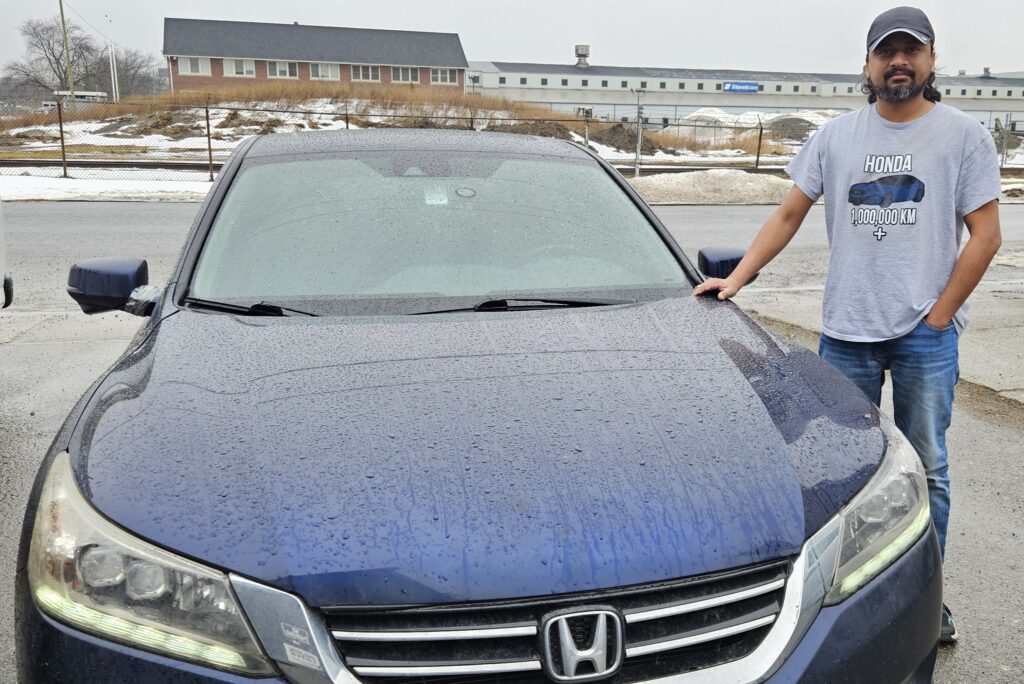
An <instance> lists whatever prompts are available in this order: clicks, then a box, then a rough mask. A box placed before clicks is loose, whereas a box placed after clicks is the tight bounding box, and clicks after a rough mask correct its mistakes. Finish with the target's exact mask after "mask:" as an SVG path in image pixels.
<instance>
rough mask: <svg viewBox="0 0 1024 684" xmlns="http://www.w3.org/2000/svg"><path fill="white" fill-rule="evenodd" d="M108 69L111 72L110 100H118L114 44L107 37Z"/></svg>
mask: <svg viewBox="0 0 1024 684" xmlns="http://www.w3.org/2000/svg"><path fill="white" fill-rule="evenodd" d="M107 70H108V71H109V72H110V101H111V102H117V76H115V75H114V46H113V44H112V43H111V42H110V39H109V38H108V39H107Z"/></svg>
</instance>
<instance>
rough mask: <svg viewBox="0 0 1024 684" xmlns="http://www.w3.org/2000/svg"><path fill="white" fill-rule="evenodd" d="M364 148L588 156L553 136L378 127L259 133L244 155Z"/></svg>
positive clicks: (257, 155)
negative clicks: (260, 134) (261, 134)
mask: <svg viewBox="0 0 1024 684" xmlns="http://www.w3.org/2000/svg"><path fill="white" fill-rule="evenodd" d="M365 150H423V151H432V150H437V151H442V150H443V151H465V152H494V153H499V154H500V153H506V154H529V155H543V156H558V157H569V158H576V159H592V157H591V156H590V155H589V154H588V153H587V152H586V151H584V150H583V149H582V148H580V147H577V146H575V145H573V144H570V143H568V142H566V141H565V140H558V139H555V138H543V137H540V136H534V135H520V134H516V133H488V132H485V131H460V130H443V129H442V130H438V129H381V128H376V129H359V130H339V131H306V132H302V133H272V134H270V135H264V136H260V137H259V138H258V139H257V141H256V142H255V143H254V144H253V146H252V147H251V148H249V151H248V152H247V153H246V157H247V158H252V157H272V156H278V155H293V154H323V153H331V152H353V151H365Z"/></svg>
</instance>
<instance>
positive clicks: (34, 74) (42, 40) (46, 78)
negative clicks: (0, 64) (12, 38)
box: [4, 17, 103, 90]
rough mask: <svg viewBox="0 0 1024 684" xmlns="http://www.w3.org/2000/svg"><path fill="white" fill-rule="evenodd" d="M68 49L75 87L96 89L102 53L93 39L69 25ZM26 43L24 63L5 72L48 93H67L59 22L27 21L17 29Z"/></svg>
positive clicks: (11, 64)
mask: <svg viewBox="0 0 1024 684" xmlns="http://www.w3.org/2000/svg"><path fill="white" fill-rule="evenodd" d="M67 26H68V47H69V53H70V55H69V56H70V58H71V71H72V73H73V74H74V79H75V86H76V88H80V89H82V90H93V89H95V87H96V86H97V77H98V76H99V75H100V74H102V73H103V72H102V70H99V71H97V59H96V57H97V54H98V53H99V50H98V49H97V47H96V42H95V41H94V40H93V39H92V36H90V35H89V34H87V33H85V32H84V31H83V30H82V29H80V28H79V27H78V26H77V25H76V24H74V23H72V22H68V25H67ZM18 32H19V33H21V37H22V38H23V39H24V41H25V55H24V57H23V58H22V59H20V60H16V61H13V62H9V63H8V64H7V65H6V66H5V67H4V71H5V73H6V75H8V76H11V77H12V78H13V79H14V80H15V82H16V83H19V84H23V85H35V86H38V87H40V88H46V89H47V90H67V89H68V86H69V80H68V73H67V61H66V60H65V58H64V34H63V32H62V30H61V25H60V19H59V18H57V17H53V18H50V19H28V20H26V21H25V22H23V23H22V24H21V26H19V27H18Z"/></svg>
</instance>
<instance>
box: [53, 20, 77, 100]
mask: <svg viewBox="0 0 1024 684" xmlns="http://www.w3.org/2000/svg"><path fill="white" fill-rule="evenodd" d="M57 2H58V4H59V5H60V27H61V29H63V31H64V68H65V69H67V70H68V90H69V91H70V93H71V104H72V105H73V104H75V75H74V74H73V73H71V48H70V47H68V25H67V24H66V23H64V0H57Z"/></svg>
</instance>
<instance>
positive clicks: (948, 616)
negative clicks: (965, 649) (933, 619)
mask: <svg viewBox="0 0 1024 684" xmlns="http://www.w3.org/2000/svg"><path fill="white" fill-rule="evenodd" d="M959 637H960V635H959V634H958V633H957V631H956V625H954V624H953V614H952V613H951V612H949V608H948V607H947V606H946V604H945V603H943V604H942V629H941V631H940V632H939V643H940V644H952V643H956V640H957V639H958V638H959Z"/></svg>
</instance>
